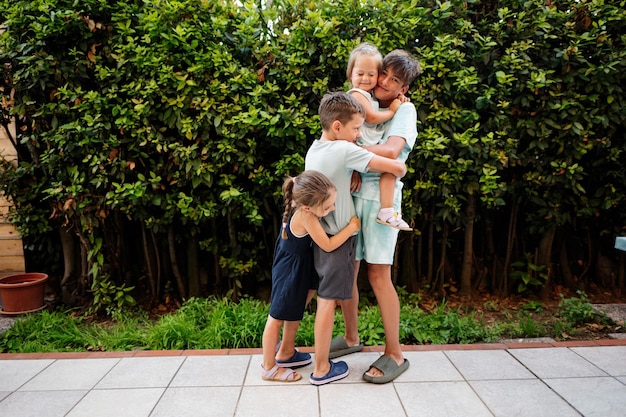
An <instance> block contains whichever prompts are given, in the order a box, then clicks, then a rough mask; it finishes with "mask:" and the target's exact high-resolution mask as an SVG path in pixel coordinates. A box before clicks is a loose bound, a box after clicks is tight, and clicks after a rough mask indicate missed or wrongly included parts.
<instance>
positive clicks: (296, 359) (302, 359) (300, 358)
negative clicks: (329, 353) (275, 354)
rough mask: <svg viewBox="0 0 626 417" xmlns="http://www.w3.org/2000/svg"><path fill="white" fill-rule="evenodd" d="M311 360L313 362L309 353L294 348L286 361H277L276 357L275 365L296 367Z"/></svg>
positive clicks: (305, 364)
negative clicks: (293, 351)
mask: <svg viewBox="0 0 626 417" xmlns="http://www.w3.org/2000/svg"><path fill="white" fill-rule="evenodd" d="M311 362H313V359H311V354H310V353H306V352H298V349H296V351H295V353H294V354H293V356H292V357H291V358H289V359H287V360H286V361H279V360H278V359H276V366H278V367H279V368H291V369H296V368H301V367H303V366H307V365H308V364H310V363H311Z"/></svg>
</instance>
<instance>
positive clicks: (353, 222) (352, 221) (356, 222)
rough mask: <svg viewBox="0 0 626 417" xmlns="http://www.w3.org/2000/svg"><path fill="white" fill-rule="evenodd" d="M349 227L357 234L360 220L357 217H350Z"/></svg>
mask: <svg viewBox="0 0 626 417" xmlns="http://www.w3.org/2000/svg"><path fill="white" fill-rule="evenodd" d="M349 226H350V227H352V229H354V231H355V232H357V231H358V230H359V229H360V228H361V219H359V218H358V217H357V216H352V218H351V219H350V224H349Z"/></svg>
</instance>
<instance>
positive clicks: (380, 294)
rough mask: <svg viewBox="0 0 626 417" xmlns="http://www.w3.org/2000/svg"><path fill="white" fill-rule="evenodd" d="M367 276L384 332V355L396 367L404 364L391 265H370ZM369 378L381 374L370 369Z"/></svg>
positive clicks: (376, 370)
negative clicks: (392, 360) (390, 359)
mask: <svg viewBox="0 0 626 417" xmlns="http://www.w3.org/2000/svg"><path fill="white" fill-rule="evenodd" d="M367 275H368V278H369V282H370V285H371V286H372V289H373V290H374V294H375V295H376V301H377V302H378V308H379V309H380V315H381V317H382V320H383V328H384V330H385V355H387V356H390V357H392V358H393V359H394V360H395V361H396V363H397V364H398V365H402V363H403V362H404V355H403V354H402V348H401V347H400V300H399V299H398V293H397V292H396V288H395V287H394V286H393V283H392V282H391V265H386V264H370V265H369V266H368V270H367ZM367 374H368V375H370V376H381V375H383V373H382V372H381V371H380V370H378V369H376V368H372V369H371V370H369V371H368V372H367Z"/></svg>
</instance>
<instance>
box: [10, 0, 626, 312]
mask: <svg viewBox="0 0 626 417" xmlns="http://www.w3.org/2000/svg"><path fill="white" fill-rule="evenodd" d="M0 10H1V12H0V17H1V20H2V21H3V22H4V23H3V24H4V26H3V29H0V30H1V31H2V34H1V35H0V61H1V63H2V77H0V94H1V95H2V104H3V106H2V111H3V118H2V119H1V122H2V127H3V128H5V129H7V126H8V124H9V123H10V122H13V121H14V122H15V123H16V124H17V135H16V136H15V137H12V138H11V139H12V140H13V142H14V143H15V145H16V148H17V150H18V155H19V165H18V166H17V167H16V168H14V167H12V166H10V165H7V164H4V165H3V167H2V169H0V180H1V182H0V184H2V190H3V191H4V192H5V194H6V195H8V196H9V197H10V198H11V200H12V202H13V203H14V205H15V210H14V211H13V212H12V219H13V221H14V222H15V224H16V225H17V226H18V227H19V230H20V232H21V233H22V235H23V237H24V241H25V242H26V249H27V251H28V268H29V269H31V270H32V269H35V268H36V269H41V270H44V269H45V270H46V272H48V273H50V274H51V275H52V276H55V277H56V278H57V280H56V281H55V282H56V284H57V287H58V288H59V290H60V292H61V293H62V296H63V300H64V302H66V303H70V304H82V303H85V302H86V301H87V302H92V303H93V305H94V306H95V308H96V309H100V308H104V309H108V311H112V310H115V309H117V308H120V307H123V306H124V305H127V304H128V303H132V302H133V297H131V294H132V295H133V296H135V297H138V296H142V295H144V294H148V295H149V296H150V297H151V298H152V299H153V300H157V299H161V298H162V297H163V296H169V295H171V294H177V295H179V296H181V297H182V298H187V297H191V296H197V295H204V294H206V293H217V294H224V293H228V294H229V295H231V296H232V297H238V296H239V295H241V294H244V293H254V294H257V293H259V292H260V291H261V289H262V288H263V287H266V286H267V284H268V282H269V278H270V277H269V270H270V264H271V258H272V252H273V242H274V239H275V236H276V235H277V228H278V224H279V222H280V215H281V211H282V207H281V196H280V184H281V182H282V178H283V177H284V175H286V174H292V175H293V174H297V173H298V172H299V171H300V170H301V169H302V168H303V157H304V154H305V152H306V149H307V147H308V146H309V145H310V143H311V142H312V141H313V140H314V139H315V138H316V137H318V135H319V134H320V128H319V123H318V118H317V106H318V103H319V99H320V97H321V96H322V95H323V94H324V93H325V92H327V91H330V90H337V89H345V88H346V87H347V85H346V81H345V67H346V61H347V57H348V53H349V51H350V50H351V49H352V48H353V47H354V46H355V45H357V44H358V43H359V42H361V41H369V42H372V43H374V44H376V45H377V46H378V47H379V48H380V49H381V51H383V52H387V51H390V50H391V49H394V48H405V49H408V50H410V51H411V52H412V53H414V54H415V55H416V56H417V57H418V58H419V59H420V60H421V63H422V67H423V70H424V71H423V74H422V75H421V76H420V77H419V78H418V79H417V80H416V81H415V82H414V84H413V86H412V87H411V89H410V90H409V96H410V97H411V99H412V101H413V102H414V103H415V104H416V106H417V108H418V113H419V126H418V128H419V132H420V133H419V138H418V143H417V145H416V148H415V150H414V151H413V153H412V155H411V157H410V159H409V161H408V166H409V174H408V175H407V176H406V177H405V179H404V182H405V189H404V190H405V191H404V204H405V208H404V217H405V218H408V219H415V221H416V227H417V228H419V229H420V230H421V232H422V233H421V235H420V234H417V233H416V234H402V235H401V240H400V242H399V251H398V262H397V269H396V270H395V271H394V277H395V279H396V280H397V282H398V283H401V284H405V285H407V286H408V287H409V288H410V289H411V290H417V289H420V288H431V289H433V290H437V291H448V290H454V289H455V288H460V290H461V291H463V292H470V291H472V290H473V289H476V288H486V289H488V290H491V291H497V292H500V293H502V294H506V293H508V292H510V291H516V290H518V291H531V290H537V289H540V288H545V289H549V288H550V287H551V286H554V285H564V286H567V287H572V288H584V287H585V286H587V285H589V284H592V283H597V284H599V285H601V286H603V287H605V288H607V289H624V287H625V284H624V273H623V270H624V267H623V260H622V259H621V257H618V256H617V254H616V253H615V251H614V250H613V249H612V244H613V239H614V237H615V236H616V235H617V234H619V233H620V232H621V231H622V229H623V225H625V224H626V222H625V216H626V210H625V201H624V195H625V193H626V180H625V173H624V170H623V169H622V165H623V161H624V151H625V147H626V140H625V139H626V138H625V133H624V132H625V131H626V130H625V129H624V127H625V124H626V102H625V100H626V99H625V96H624V85H626V83H625V77H626V75H625V74H626V71H625V70H626V47H625V44H626V34H625V33H624V31H623V27H624V24H625V23H626V2H625V1H623V0H622V1H614V2H608V1H602V0H583V1H578V0H567V1H559V2H550V1H547V2H546V1H540V0H528V1H518V0H503V1H487V2H484V1H456V0H455V1H449V2H442V1H424V0H420V1H418V0H413V1H403V2H397V1H387V0H365V1H324V2H322V1H301V0H273V1H271V2H263V1H260V2H252V1H242V2H231V1H225V0H215V1H209V0H150V1H149V0H145V1H140V0H56V1H50V0H28V1H26V0H0ZM2 127H0V128H2ZM7 132H9V131H8V130H7ZM133 288H134V289H135V291H134V292H132V291H131V290H132V289H133Z"/></svg>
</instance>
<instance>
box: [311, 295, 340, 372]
mask: <svg viewBox="0 0 626 417" xmlns="http://www.w3.org/2000/svg"><path fill="white" fill-rule="evenodd" d="M336 306H337V302H336V301H335V300H328V299H325V298H320V297H319V296H318V297H317V312H316V313H315V369H314V370H313V376H314V377H315V378H321V377H323V376H324V375H326V374H327V373H328V372H329V371H330V362H329V359H328V353H329V351H330V340H331V339H332V337H333V324H334V322H335V307H336Z"/></svg>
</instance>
